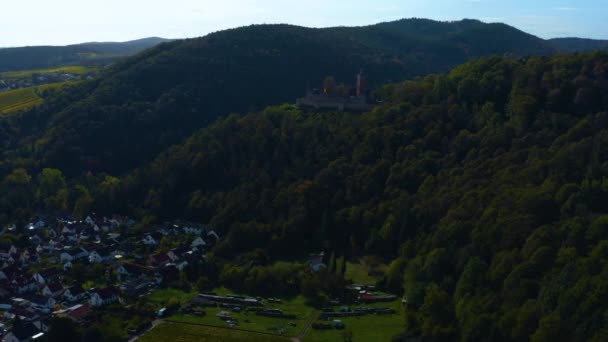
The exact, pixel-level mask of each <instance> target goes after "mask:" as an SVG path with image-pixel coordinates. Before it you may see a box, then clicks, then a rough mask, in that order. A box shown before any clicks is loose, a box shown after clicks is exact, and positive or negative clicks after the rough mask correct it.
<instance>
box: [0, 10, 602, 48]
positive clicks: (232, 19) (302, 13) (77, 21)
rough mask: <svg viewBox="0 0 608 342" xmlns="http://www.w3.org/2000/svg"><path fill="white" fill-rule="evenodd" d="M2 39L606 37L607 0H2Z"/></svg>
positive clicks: (8, 42) (5, 42)
mask: <svg viewBox="0 0 608 342" xmlns="http://www.w3.org/2000/svg"><path fill="white" fill-rule="evenodd" d="M3 2H5V3H3V4H2V15H0V32H1V33H0V47H9V46H26V45H66V44H72V43H81V42H89V41H126V40H132V39H138V38H143V37H151V36H160V37H164V38H189V37H198V36H203V35H205V34H207V33H210V32H214V31H218V30H222V29H227V28H232V27H237V26H243V25H249V24H262V23H289V24H295V25H303V26H309V27H327V26H360V25H368V24H374V23H378V22H383V21H391V20H397V19H401V18H412V17H417V18H430V19H436V20H443V21H446V20H460V19H463V18H470V19H479V20H482V21H485V22H504V23H507V24H509V25H512V26H515V27H517V28H519V29H521V30H523V31H526V32H529V33H532V34H534V35H537V36H539V37H542V38H554V37H573V36H576V37H584V38H596V39H608V20H607V19H608V18H607V17H608V0H365V1H364V0H297V1H293V0H218V1H211V0H103V1H101V0H96V1H91V0H52V1H49V0H18V1H11V0H3Z"/></svg>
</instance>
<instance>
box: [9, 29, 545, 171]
mask: <svg viewBox="0 0 608 342" xmlns="http://www.w3.org/2000/svg"><path fill="white" fill-rule="evenodd" d="M497 42H499V43H497ZM553 52H554V50H553V49H552V48H550V47H547V46H546V44H545V42H544V41H543V40H541V39H538V38H535V37H532V36H530V35H528V34H526V33H523V32H521V31H519V30H516V29H514V28H511V27H508V26H506V25H499V24H491V25H490V24H483V23H481V22H479V21H474V20H465V21H462V22H452V23H441V22H434V21H430V20H421V19H409V20H402V21H398V22H392V23H383V24H378V25H373V26H368V27H354V28H345V27H340V28H328V29H308V28H303V27H296V26H289V25H257V26H250V27H243V28H238V29H232V30H227V31H222V32H217V33H213V34H210V35H208V36H206V37H203V38H197V39H189V40H185V41H175V42H171V43H167V44H162V45H161V46H158V47H156V48H154V49H151V50H149V51H146V52H144V53H142V54H140V55H137V56H134V57H132V58H130V59H127V60H125V61H123V62H120V63H117V64H116V65H115V66H114V67H112V68H111V69H110V70H108V71H107V72H106V74H105V75H104V76H103V77H102V78H101V80H100V81H99V82H96V83H95V85H94V86H93V87H92V88H90V89H89V90H87V92H84V91H83V92H82V93H81V94H82V95H83V96H84V97H83V98H81V99H80V100H79V101H76V103H67V102H63V101H56V103H63V104H64V105H62V106H59V107H53V106H47V107H45V108H43V109H42V112H38V113H35V114H31V115H36V116H38V117H42V118H46V120H49V121H48V122H47V123H46V125H43V126H41V127H44V128H45V129H46V128H48V129H46V131H45V132H39V133H38V134H41V135H44V137H40V136H38V138H36V140H38V139H40V138H43V139H42V141H44V142H45V144H43V145H40V146H38V147H37V150H38V151H41V153H42V154H41V156H40V157H41V159H42V160H43V162H44V163H45V164H46V165H52V166H57V167H59V166H61V167H63V168H65V169H66V171H69V172H70V173H72V174H73V173H80V172H81V171H83V169H86V167H84V168H83V165H90V163H88V161H92V162H93V164H94V165H97V166H98V167H99V169H101V170H108V171H111V172H113V173H122V172H124V171H127V170H129V169H131V168H133V167H136V166H138V165H141V163H142V162H144V161H146V160H150V159H151V158H153V157H154V156H156V154H157V153H158V152H160V151H162V150H163V149H164V148H166V147H167V146H170V145H171V144H174V143H177V142H179V141H181V140H182V139H184V138H186V137H187V136H189V135H190V134H191V133H192V132H193V131H194V130H196V129H197V128H200V127H202V126H204V125H206V124H208V123H210V122H212V121H213V120H215V119H216V118H217V117H218V116H221V115H226V114H229V113H231V112H247V111H250V110H255V109H261V108H263V107H264V106H267V105H270V104H274V103H282V102H291V101H293V100H294V99H295V98H296V97H298V96H299V95H301V94H302V93H303V92H304V91H305V90H306V88H312V87H318V86H319V85H320V84H321V82H322V79H323V78H324V77H325V76H328V75H333V76H335V77H336V78H337V79H338V80H339V81H343V82H346V83H353V82H354V77H355V74H356V73H357V72H358V71H359V70H360V69H361V68H363V69H365V71H366V72H367V73H368V74H369V78H370V79H371V80H372V83H373V84H375V85H381V84H383V83H385V82H387V81H390V80H401V79H404V78H408V77H413V76H417V75H425V74H428V73H431V72H438V71H446V70H448V69H449V68H451V67H453V66H456V65H458V64H460V63H463V62H465V61H467V60H469V59H472V58H477V57H479V56H483V55H488V54H498V55H503V54H511V55H513V54H514V55H528V54H551V53H553ZM91 137H94V139H91ZM9 141H13V142H14V141H16V140H15V139H10V140H9ZM19 146H24V144H21V145H19ZM19 146H13V147H11V146H4V149H5V150H6V149H7V148H8V149H11V148H20V147H19Z"/></svg>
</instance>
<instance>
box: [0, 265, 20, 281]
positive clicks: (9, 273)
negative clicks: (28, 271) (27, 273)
mask: <svg viewBox="0 0 608 342" xmlns="http://www.w3.org/2000/svg"><path fill="white" fill-rule="evenodd" d="M20 273H21V270H19V267H17V266H16V265H11V266H7V267H4V268H3V269H2V270H0V280H7V279H8V280H11V279H13V278H14V277H15V276H17V275H18V274H20Z"/></svg>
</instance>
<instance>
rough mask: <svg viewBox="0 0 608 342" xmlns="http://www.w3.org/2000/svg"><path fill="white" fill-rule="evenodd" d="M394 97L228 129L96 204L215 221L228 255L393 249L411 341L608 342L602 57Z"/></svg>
mask: <svg viewBox="0 0 608 342" xmlns="http://www.w3.org/2000/svg"><path fill="white" fill-rule="evenodd" d="M384 92H385V95H386V98H387V99H389V100H388V103H386V104H384V105H383V106H381V107H378V108H377V109H375V110H374V111H373V112H370V113H367V114H363V115H357V114H348V113H314V112H303V111H301V110H299V109H297V108H295V107H293V106H291V105H284V106H279V107H271V108H268V109H266V110H264V111H262V112H259V113H253V114H249V115H246V116H244V117H240V116H231V117H229V118H226V119H223V120H220V121H218V122H217V123H215V124H213V125H212V126H210V127H208V128H206V129H203V130H201V131H200V132H198V133H197V134H195V135H194V136H193V137H192V138H191V139H189V140H188V141H187V142H186V143H185V144H182V145H179V146H175V147H173V148H171V149H170V150H169V151H167V152H166V153H163V154H162V155H161V156H160V157H159V158H157V159H156V161H154V162H153V163H151V164H150V165H148V166H147V167H145V168H143V169H141V170H139V171H137V172H134V173H132V174H131V175H130V176H128V177H125V178H123V179H122V180H120V181H117V180H114V181H110V180H109V179H105V180H103V183H104V184H105V185H103V187H102V188H100V190H98V191H97V192H96V193H97V194H98V195H95V196H99V197H97V198H96V201H97V202H96V206H97V208H98V209H100V210H107V211H108V212H113V211H117V210H120V208H125V207H129V206H131V209H132V210H133V212H139V213H140V214H143V213H148V214H149V215H154V216H159V217H164V218H168V217H180V218H189V219H194V220H199V221H201V222H211V224H212V225H213V226H214V227H217V228H218V229H220V230H221V231H222V232H223V233H224V234H228V237H227V238H226V239H225V242H224V243H223V245H222V246H220V247H219V249H218V250H217V254H218V255H226V256H233V255H237V254H239V253H243V252H246V251H251V250H253V249H255V248H264V250H265V251H267V252H268V253H269V254H270V255H271V256H272V257H273V258H274V259H276V258H284V257H290V256H293V255H294V254H295V255H298V254H299V253H302V254H303V253H306V252H307V251H310V250H316V249H319V248H327V249H329V250H335V251H338V253H344V254H346V255H347V256H357V255H365V254H377V255H383V256H384V257H385V258H387V260H388V261H391V260H392V263H391V265H390V267H389V272H388V274H387V276H386V278H385V279H384V281H383V282H382V284H381V285H382V286H385V287H386V288H388V289H390V290H392V291H396V292H401V291H404V294H405V298H406V299H407V300H408V303H409V310H408V313H407V319H406V322H407V323H406V324H407V327H406V335H407V336H410V337H416V336H423V337H425V338H426V339H429V340H436V339H440V340H441V339H447V340H454V339H456V338H458V337H459V338H461V339H462V340H464V341H475V340H491V341H507V340H527V339H528V338H531V339H532V340H533V341H550V340H552V339H553V340H578V341H585V340H596V341H604V340H606V338H607V337H608V335H606V334H607V333H608V330H607V328H608V326H607V325H606V312H608V311H607V310H608V301H606V300H605V299H606V298H608V208H607V207H606V205H605V203H606V201H607V200H608V186H607V184H608V183H607V179H608V164H607V163H606V159H607V157H608V147H607V146H608V96H607V94H608V54H599V53H597V54H592V55H581V56H563V57H555V58H536V57H535V58H530V59H525V60H519V61H515V60H508V59H501V58H489V59H483V60H481V61H477V62H473V63H469V64H466V65H463V66H461V67H458V68H456V69H455V70H453V71H452V72H451V73H449V74H447V75H432V76H428V77H426V78H424V79H423V80H420V81H408V82H405V83H401V84H398V85H390V86H387V87H386V88H385V89H384ZM100 181H102V180H100ZM108 184H113V185H111V186H110V185H108Z"/></svg>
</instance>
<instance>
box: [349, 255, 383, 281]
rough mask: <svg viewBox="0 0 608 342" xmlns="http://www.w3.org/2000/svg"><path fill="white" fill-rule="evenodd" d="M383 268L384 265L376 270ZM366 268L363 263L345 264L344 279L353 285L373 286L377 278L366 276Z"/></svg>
mask: <svg viewBox="0 0 608 342" xmlns="http://www.w3.org/2000/svg"><path fill="white" fill-rule="evenodd" d="M383 267H384V268H385V266H384V265H381V266H379V267H378V268H380V269H382V268H383ZM367 270H368V267H367V266H366V265H364V264H363V262H361V261H360V262H347V263H346V273H345V274H344V277H345V278H346V279H350V280H352V281H353V283H356V284H366V285H374V284H376V281H378V278H379V277H374V276H370V275H368V272H367Z"/></svg>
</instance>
